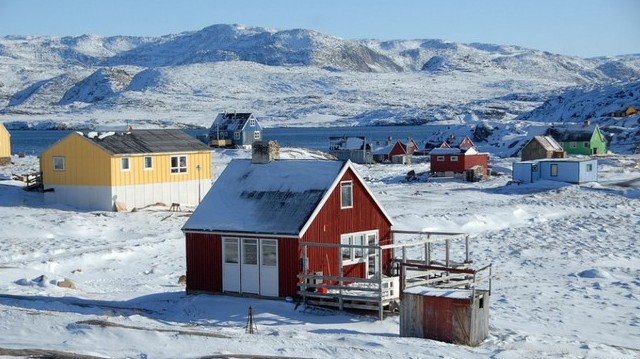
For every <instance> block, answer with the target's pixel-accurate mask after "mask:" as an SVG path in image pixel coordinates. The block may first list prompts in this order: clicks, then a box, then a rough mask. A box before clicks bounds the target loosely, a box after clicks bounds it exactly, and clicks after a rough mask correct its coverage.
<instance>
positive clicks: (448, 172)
mask: <svg viewBox="0 0 640 359" xmlns="http://www.w3.org/2000/svg"><path fill="white" fill-rule="evenodd" d="M429 156H431V175H432V176H435V177H443V176H446V177H454V176H462V175H464V173H465V172H466V171H468V170H470V169H472V168H473V167H475V166H480V167H481V172H482V176H483V177H485V178H486V177H487V175H488V164H489V154H488V153H480V152H478V151H477V150H476V148H475V145H474V144H473V142H472V141H471V139H470V138H469V137H465V138H464V139H463V140H462V141H461V142H460V144H459V145H458V147H455V148H452V147H451V146H449V145H448V144H447V143H446V142H445V143H443V144H442V145H441V146H440V147H438V148H434V149H433V150H431V152H429Z"/></svg>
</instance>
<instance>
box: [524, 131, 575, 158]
mask: <svg viewBox="0 0 640 359" xmlns="http://www.w3.org/2000/svg"><path fill="white" fill-rule="evenodd" d="M565 157H566V153H565V151H564V149H563V148H562V146H561V145H560V144H559V143H558V142H557V141H556V140H555V139H554V138H553V137H551V136H534V137H533V138H532V139H531V140H530V141H529V142H527V144H526V145H525V146H524V147H523V148H522V151H521V155H520V159H521V160H522V161H531V160H538V159H543V158H565Z"/></svg>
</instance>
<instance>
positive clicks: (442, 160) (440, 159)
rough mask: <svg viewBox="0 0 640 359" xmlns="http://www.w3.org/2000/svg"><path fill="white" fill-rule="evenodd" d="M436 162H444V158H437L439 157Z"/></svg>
mask: <svg viewBox="0 0 640 359" xmlns="http://www.w3.org/2000/svg"><path fill="white" fill-rule="evenodd" d="M436 161H438V162H444V156H437V157H436Z"/></svg>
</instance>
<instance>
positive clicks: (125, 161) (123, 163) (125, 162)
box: [120, 157, 131, 172]
mask: <svg viewBox="0 0 640 359" xmlns="http://www.w3.org/2000/svg"><path fill="white" fill-rule="evenodd" d="M120 171H123V172H128V171H131V159H130V158H129V157H120Z"/></svg>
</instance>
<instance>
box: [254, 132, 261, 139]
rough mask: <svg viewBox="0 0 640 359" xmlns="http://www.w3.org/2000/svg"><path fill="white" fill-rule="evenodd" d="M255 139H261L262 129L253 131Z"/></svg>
mask: <svg viewBox="0 0 640 359" xmlns="http://www.w3.org/2000/svg"><path fill="white" fill-rule="evenodd" d="M253 139H254V140H260V131H253Z"/></svg>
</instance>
